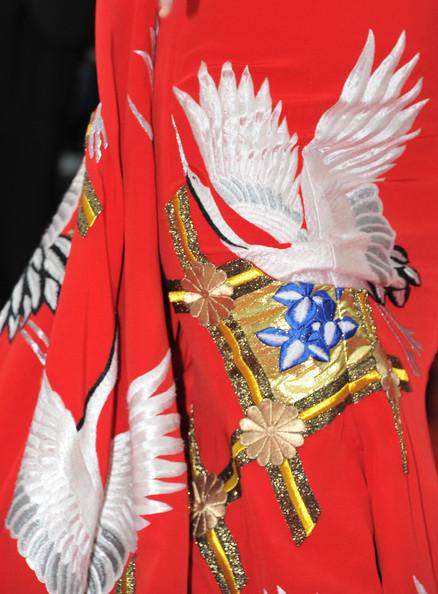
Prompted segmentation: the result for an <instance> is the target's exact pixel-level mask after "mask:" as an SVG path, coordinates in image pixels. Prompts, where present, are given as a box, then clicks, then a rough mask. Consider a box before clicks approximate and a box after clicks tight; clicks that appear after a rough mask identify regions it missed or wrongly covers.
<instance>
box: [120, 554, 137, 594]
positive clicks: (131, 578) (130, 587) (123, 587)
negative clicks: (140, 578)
mask: <svg viewBox="0 0 438 594" xmlns="http://www.w3.org/2000/svg"><path fill="white" fill-rule="evenodd" d="M135 591H136V578H135V557H134V558H133V559H131V561H129V563H128V565H127V566H126V567H125V570H124V572H123V574H122V577H121V578H120V579H119V580H118V581H117V584H116V594H135Z"/></svg>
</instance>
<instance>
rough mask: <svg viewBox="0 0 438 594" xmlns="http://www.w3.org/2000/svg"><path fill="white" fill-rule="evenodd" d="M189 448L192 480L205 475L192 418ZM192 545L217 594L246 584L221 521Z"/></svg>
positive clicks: (236, 552) (233, 592) (235, 590)
mask: <svg viewBox="0 0 438 594" xmlns="http://www.w3.org/2000/svg"><path fill="white" fill-rule="evenodd" d="M189 446H190V447H189V450H190V465H191V470H192V474H193V476H197V475H198V474H206V470H205V468H204V466H203V465H202V461H201V455H200V451H199V445H198V442H197V440H196V435H195V423H194V417H193V415H192V417H191V419H190V427H189ZM239 478H240V477H239ZM221 480H222V479H221ZM229 503H230V500H229V499H228V498H227V505H228V504H229ZM195 541H196V544H197V546H198V548H199V551H200V553H201V555H202V557H203V558H204V560H205V562H206V563H207V565H208V567H209V568H210V571H211V572H212V574H213V576H214V578H215V579H216V582H217V583H218V585H219V588H220V590H221V592H222V593H223V594H240V591H241V589H242V588H244V587H245V585H246V583H247V577H246V574H245V570H244V569H243V566H242V562H241V560H240V555H239V549H238V547H237V544H236V541H235V540H234V538H233V535H232V534H231V532H230V530H229V529H228V527H227V525H226V523H225V521H224V519H223V518H220V519H219V520H218V523H217V524H216V526H215V528H214V529H210V530H207V533H206V535H205V536H201V537H197V538H195Z"/></svg>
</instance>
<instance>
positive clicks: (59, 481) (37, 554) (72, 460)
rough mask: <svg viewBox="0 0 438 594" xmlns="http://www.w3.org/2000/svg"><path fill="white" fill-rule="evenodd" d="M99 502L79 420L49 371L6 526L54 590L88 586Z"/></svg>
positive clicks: (55, 593)
mask: <svg viewBox="0 0 438 594" xmlns="http://www.w3.org/2000/svg"><path fill="white" fill-rule="evenodd" d="M100 503H101V501H100V496H99V493H96V492H95V489H94V488H93V483H92V481H91V478H90V475H89V472H88V469H87V466H86V464H85V461H84V458H83V455H82V452H81V448H80V443H79V436H78V431H77V429H76V425H75V422H74V419H73V417H72V415H71V413H70V412H69V411H68V410H67V409H66V408H65V405H64V403H63V401H62V399H61V397H60V396H59V395H58V394H57V393H56V392H55V391H54V390H53V389H52V388H51V386H50V384H49V381H48V379H47V376H46V374H45V373H44V374H43V380H42V386H41V391H40V394H39V398H38V403H37V406H36V409H35V415H34V419H33V421H32V425H31V429H30V434H29V438H28V442H27V445H26V449H25V452H24V457H23V462H22V466H21V469H20V473H19V476H18V480H17V483H16V488H15V493H14V497H13V501H12V504H11V507H10V510H9V514H8V517H7V520H6V526H7V528H8V529H9V531H10V533H11V535H12V537H13V538H15V539H17V541H18V551H19V553H20V554H21V555H22V556H23V557H25V558H26V561H27V563H28V565H29V566H30V567H31V568H32V569H33V570H34V571H35V573H36V575H37V576H38V579H39V580H40V581H42V582H44V583H45V584H46V587H47V590H48V592H49V593H50V594H61V593H62V592H72V593H76V592H77V593H79V592H83V591H84V588H85V583H86V576H87V569H88V563H89V558H90V554H91V551H92V548H93V541H94V536H95V526H96V525H97V519H98V510H99V505H100Z"/></svg>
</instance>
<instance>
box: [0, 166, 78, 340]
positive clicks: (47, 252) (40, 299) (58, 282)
mask: <svg viewBox="0 0 438 594" xmlns="http://www.w3.org/2000/svg"><path fill="white" fill-rule="evenodd" d="M84 175H85V164H84V163H82V165H81V167H80V169H79V171H78V173H77V174H76V176H75V178H74V180H73V182H72V184H71V186H70V188H69V190H68V191H67V192H66V194H65V196H64V198H63V199H62V202H61V204H60V205H59V207H58V210H57V212H56V214H55V216H54V217H53V219H52V222H51V224H50V226H49V228H48V229H47V231H46V232H45V233H44V235H43V237H42V239H41V243H40V245H39V246H38V248H37V249H36V250H35V252H34V254H33V256H32V258H31V259H30V261H29V264H28V265H27V267H26V269H25V270H24V272H23V274H22V276H21V278H20V280H19V281H18V283H17V284H16V286H15V287H14V290H13V291H12V295H11V299H10V300H9V301H8V302H7V303H6V305H5V306H4V307H3V310H2V311H1V313H0V333H1V332H2V331H3V329H4V328H5V327H6V326H8V329H9V339H12V338H13V337H14V336H15V334H16V332H17V330H18V329H20V328H24V326H25V325H26V323H27V322H28V320H29V317H30V316H31V315H32V314H36V313H37V312H38V311H39V309H40V307H41V306H42V305H43V304H44V303H45V304H46V305H47V306H48V307H49V308H50V309H51V310H52V311H55V310H56V308H57V306H58V299H59V294H60V291H61V286H62V283H63V281H64V273H65V266H66V263H67V259H68V256H69V253H70V247H71V239H70V237H67V236H64V235H61V233H62V232H63V230H64V229H65V227H66V226H67V224H68V223H69V221H70V220H71V218H72V216H73V213H74V212H75V210H76V207H77V205H78V202H79V198H80V196H81V193H82V186H83V183H84Z"/></svg>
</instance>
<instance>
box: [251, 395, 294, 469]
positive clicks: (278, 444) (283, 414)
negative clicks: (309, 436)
mask: <svg viewBox="0 0 438 594" xmlns="http://www.w3.org/2000/svg"><path fill="white" fill-rule="evenodd" d="M240 428H241V430H242V435H241V436H240V443H241V444H242V445H244V446H246V453H247V455H248V456H249V458H251V459H253V460H257V462H258V463H259V464H260V466H266V465H267V464H268V463H271V464H274V465H276V466H279V465H280V464H281V463H282V462H283V461H284V460H285V459H286V458H292V457H293V456H295V454H296V448H298V447H299V446H301V445H303V443H304V437H303V432H304V428H305V426H304V423H303V421H302V420H301V419H299V418H298V410H297V409H296V408H295V406H293V405H290V404H285V403H284V402H279V401H273V400H270V399H268V398H265V399H264V400H262V401H261V402H260V404H258V405H257V406H250V407H249V408H248V411H247V416H246V417H245V418H244V419H242V420H241V421H240Z"/></svg>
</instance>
